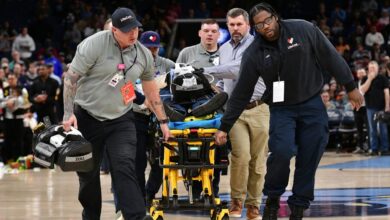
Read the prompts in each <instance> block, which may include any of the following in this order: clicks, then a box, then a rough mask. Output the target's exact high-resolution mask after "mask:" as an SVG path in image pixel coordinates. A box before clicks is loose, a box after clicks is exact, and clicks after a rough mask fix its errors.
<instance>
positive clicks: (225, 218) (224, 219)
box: [221, 214, 229, 220]
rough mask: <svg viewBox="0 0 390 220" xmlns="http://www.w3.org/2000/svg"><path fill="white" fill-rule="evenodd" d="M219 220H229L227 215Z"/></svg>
mask: <svg viewBox="0 0 390 220" xmlns="http://www.w3.org/2000/svg"><path fill="white" fill-rule="evenodd" d="M221 220H229V216H228V215H227V214H225V215H224V216H223V217H222V219H221Z"/></svg>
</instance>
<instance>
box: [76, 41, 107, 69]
mask: <svg viewBox="0 0 390 220" xmlns="http://www.w3.org/2000/svg"><path fill="white" fill-rule="evenodd" d="M95 39H96V38H87V39H85V40H84V41H82V42H81V43H80V44H79V45H78V46H77V50H76V54H75V56H74V58H73V60H72V63H71V64H70V69H71V70H72V71H73V72H76V73H78V74H79V75H80V76H85V74H86V73H87V72H88V70H89V69H91V67H92V66H93V65H94V64H95V63H96V60H97V58H98V56H99V54H100V53H101V52H100V51H98V48H99V46H98V45H96V43H95Z"/></svg>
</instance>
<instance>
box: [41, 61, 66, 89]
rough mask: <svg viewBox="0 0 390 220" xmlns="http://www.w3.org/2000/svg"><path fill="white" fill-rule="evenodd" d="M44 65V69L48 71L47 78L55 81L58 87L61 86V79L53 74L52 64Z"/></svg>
mask: <svg viewBox="0 0 390 220" xmlns="http://www.w3.org/2000/svg"><path fill="white" fill-rule="evenodd" d="M45 65H46V67H47V68H48V70H49V77H50V78H52V79H54V80H55V81H57V83H58V85H61V84H62V80H61V78H60V77H59V76H57V75H56V74H54V65H53V63H46V62H45Z"/></svg>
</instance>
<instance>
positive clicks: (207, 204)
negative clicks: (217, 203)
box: [204, 195, 210, 208]
mask: <svg viewBox="0 0 390 220" xmlns="http://www.w3.org/2000/svg"><path fill="white" fill-rule="evenodd" d="M204 207H206V208H209V207H210V196H209V195H205V196H204Z"/></svg>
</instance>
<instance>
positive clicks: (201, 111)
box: [191, 92, 228, 117]
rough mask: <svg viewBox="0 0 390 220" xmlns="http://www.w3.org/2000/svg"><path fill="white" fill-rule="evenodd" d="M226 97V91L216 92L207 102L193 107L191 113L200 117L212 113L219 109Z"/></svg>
mask: <svg viewBox="0 0 390 220" xmlns="http://www.w3.org/2000/svg"><path fill="white" fill-rule="evenodd" d="M227 99H228V94H227V93H226V92H221V93H218V94H216V95H215V96H213V97H212V98H211V99H210V100H208V101H207V102H205V103H203V104H202V105H200V106H198V107H196V108H195V109H193V110H192V112H191V113H192V115H193V116H195V117H201V116H205V115H208V114H212V113H214V112H216V111H217V110H218V109H221V108H222V106H223V105H224V104H225V102H226V100H227Z"/></svg>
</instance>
